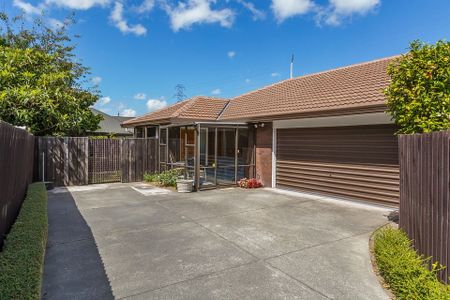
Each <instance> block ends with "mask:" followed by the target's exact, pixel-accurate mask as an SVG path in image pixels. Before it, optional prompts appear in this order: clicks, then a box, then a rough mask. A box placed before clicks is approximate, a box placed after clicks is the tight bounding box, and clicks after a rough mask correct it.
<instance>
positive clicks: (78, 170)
mask: <svg viewBox="0 0 450 300" xmlns="http://www.w3.org/2000/svg"><path fill="white" fill-rule="evenodd" d="M157 144H158V143H157V140H156V139H154V138H150V139H89V138H87V137H83V138H76V137H64V138H63V137H61V138H59V137H39V138H38V151H37V152H38V156H39V160H38V170H39V173H38V178H39V180H42V178H44V180H45V181H52V182H54V183H55V185H56V186H62V185H84V184H90V183H106V182H135V181H141V180H143V177H144V173H146V172H155V171H156V170H157V162H158V159H157Z"/></svg>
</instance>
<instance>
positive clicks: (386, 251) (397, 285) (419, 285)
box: [374, 227, 450, 299]
mask: <svg viewBox="0 0 450 300" xmlns="http://www.w3.org/2000/svg"><path fill="white" fill-rule="evenodd" d="M374 255H375V259H376V264H377V267H378V271H379V273H380V275H381V276H383V278H384V280H385V282H386V284H387V285H388V287H389V288H390V290H391V291H392V292H393V293H394V295H395V296H396V298H397V299H450V289H449V288H448V287H447V286H446V285H444V284H442V283H440V282H439V281H438V279H437V276H436V275H437V273H438V272H439V270H440V269H441V268H442V267H441V266H440V265H439V264H438V263H434V264H432V268H431V270H430V269H429V268H428V266H429V263H430V259H429V258H428V259H427V258H424V257H423V256H420V255H418V254H417V252H416V251H415V250H414V249H413V248H412V243H411V240H410V239H409V238H408V236H407V235H406V234H405V233H404V232H403V231H402V230H399V229H395V228H392V227H383V228H381V229H379V230H378V231H377V232H375V234H374Z"/></svg>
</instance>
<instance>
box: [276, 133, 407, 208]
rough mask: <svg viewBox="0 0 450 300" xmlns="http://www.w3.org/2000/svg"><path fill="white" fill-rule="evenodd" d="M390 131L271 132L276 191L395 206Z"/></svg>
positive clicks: (394, 147)
mask: <svg viewBox="0 0 450 300" xmlns="http://www.w3.org/2000/svg"><path fill="white" fill-rule="evenodd" d="M395 131H396V129H395V127H394V126H393V125H367V126H348V127H326V128H294V129H278V131H277V177H276V181H277V186H279V187H285V188H292V189H299V190H302V191H306V192H313V193H322V194H328V195H332V196H338V197H344V198H354V199H359V200H366V201H372V202H378V203H383V204H393V205H397V204H398V202H399V200H398V198H399V167H398V144H397V137H396V136H395V135H394V133H395Z"/></svg>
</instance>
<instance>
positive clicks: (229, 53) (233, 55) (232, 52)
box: [227, 51, 236, 58]
mask: <svg viewBox="0 0 450 300" xmlns="http://www.w3.org/2000/svg"><path fill="white" fill-rule="evenodd" d="M227 55H228V57H229V58H233V57H235V56H236V52H235V51H228V52H227Z"/></svg>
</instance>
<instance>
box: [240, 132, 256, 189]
mask: <svg viewBox="0 0 450 300" xmlns="http://www.w3.org/2000/svg"><path fill="white" fill-rule="evenodd" d="M237 140H238V147H237V165H238V167H237V180H241V179H242V178H253V177H254V176H255V175H254V166H255V144H254V132H253V130H249V128H245V127H239V128H238V138H237Z"/></svg>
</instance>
